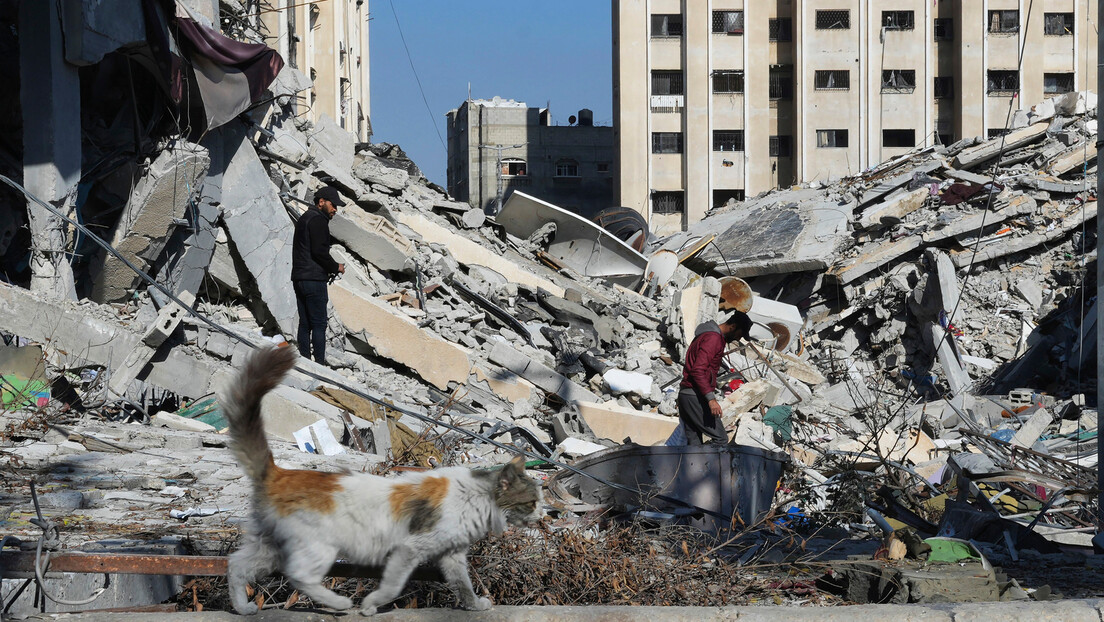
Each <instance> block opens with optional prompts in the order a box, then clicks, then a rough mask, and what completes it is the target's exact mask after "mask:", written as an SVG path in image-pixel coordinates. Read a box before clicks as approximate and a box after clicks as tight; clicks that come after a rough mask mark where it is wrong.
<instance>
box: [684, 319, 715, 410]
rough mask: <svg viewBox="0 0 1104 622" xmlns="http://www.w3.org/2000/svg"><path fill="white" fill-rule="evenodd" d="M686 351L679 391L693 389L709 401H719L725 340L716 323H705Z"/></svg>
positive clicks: (695, 333) (697, 331) (699, 327)
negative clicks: (718, 382) (719, 370)
mask: <svg viewBox="0 0 1104 622" xmlns="http://www.w3.org/2000/svg"><path fill="white" fill-rule="evenodd" d="M694 335H695V336H694V340H693V341H691V342H690V347H689V348H687V349H686V364H685V365H683V367H682V382H680V383H679V390H680V391H681V390H683V389H693V390H694V392H695V393H697V394H698V395H701V396H703V397H704V398H705V399H707V400H715V399H717V395H716V393H714V391H716V390H717V370H718V369H719V368H720V366H721V358H723V357H724V352H725V344H726V342H725V338H724V336H723V335H721V327H720V326H718V325H717V323H716V322H703V323H702V324H701V326H698V330H696V331H695V332H694Z"/></svg>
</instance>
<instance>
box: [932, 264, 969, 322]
mask: <svg viewBox="0 0 1104 622" xmlns="http://www.w3.org/2000/svg"><path fill="white" fill-rule="evenodd" d="M924 255H925V256H926V257H927V258H928V262H929V263H930V264H931V265H932V266H934V268H935V270H934V276H935V279H936V281H937V287H938V289H939V292H938V294H939V301H940V302H939V304H940V306H939V308H940V309H942V310H943V311H946V312H947V313H948V314H949V313H951V311H953V310H954V308H955V306H958V305H959V298H960V296H961V290H960V289H959V286H958V275H957V274H956V272H955V267H954V263H953V262H952V261H951V258H950V257H948V256H947V253H944V252H943V251H941V250H938V249H932V248H929V249H927V250H925V251H924ZM965 311H966V310H965V309H964V308H960V309H959V311H958V313H957V314H956V316H957V317H963V316H965V315H966V313H965ZM951 319H952V320H953V319H954V318H951Z"/></svg>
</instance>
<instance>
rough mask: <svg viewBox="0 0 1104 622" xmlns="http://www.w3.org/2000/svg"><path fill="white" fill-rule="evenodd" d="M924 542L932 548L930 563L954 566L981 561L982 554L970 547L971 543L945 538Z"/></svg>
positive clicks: (929, 539) (929, 554) (929, 557)
mask: <svg viewBox="0 0 1104 622" xmlns="http://www.w3.org/2000/svg"><path fill="white" fill-rule="evenodd" d="M924 542H926V543H927V544H928V546H930V547H931V548H932V550H931V553H928V561H929V562H943V563H947V564H954V563H958V562H961V561H977V562H979V561H981V553H979V552H978V551H977V549H975V548H974V547H973V546H970V543H969V542H962V541H959V540H948V539H945V538H928V539H927V540H924Z"/></svg>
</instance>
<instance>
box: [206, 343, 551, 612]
mask: <svg viewBox="0 0 1104 622" xmlns="http://www.w3.org/2000/svg"><path fill="white" fill-rule="evenodd" d="M296 356H297V354H296V352H295V350H294V349H293V348H290V347H287V346H283V347H270V348H265V349H261V350H258V351H257V352H256V353H254V354H253V355H252V356H251V357H250V358H249V359H248V361H246V363H245V365H244V366H243V368H242V369H241V371H240V372H239V373H238V375H237V377H236V378H235V379H234V380H233V381H231V382H230V383H229V384H228V386H227V387H226V388H225V389H224V390H223V391H221V392H220V394H219V401H220V404H221V406H222V410H223V412H224V413H225V415H226V417H227V419H228V420H229V423H230V436H231V439H232V440H233V444H232V447H233V451H234V455H235V457H236V458H237V460H238V462H239V463H240V464H241V468H242V470H243V471H245V474H246V476H247V477H248V478H249V480H250V481H251V483H252V488H253V505H252V516H251V521H250V523H249V524H247V526H246V529H245V536H244V543H243V544H242V546H241V548H240V549H238V550H237V551H235V552H234V553H233V554H231V555H230V560H229V568H228V570H227V580H228V582H229V588H230V601H231V603H232V604H233V606H234V609H235V610H236V611H237V612H238V613H240V614H243V615H249V614H253V613H256V611H257V605H256V604H254V603H253V602H250V601H249V599H248V597H247V596H246V588H247V586H248V584H249V583H250V582H251V581H253V580H255V579H257V578H260V577H263V576H267V575H269V574H271V573H272V572H274V571H275V570H277V569H279V570H280V571H281V572H282V573H283V575H284V576H285V577H287V579H288V581H289V582H290V583H291V584H292V586H294V587H295V589H297V590H299V592H300V593H302V594H304V595H306V596H308V597H310V599H311V601H312V602H314V603H315V604H316V605H320V606H323V607H329V608H332V609H349V608H351V607H352V606H353V601H352V600H351V599H350V598H347V597H345V596H341V595H339V594H336V593H335V592H333V591H331V590H329V589H327V588H326V587H324V586H323V585H322V579H323V576H324V575H325V573H326V572H327V571H328V570H329V568H330V566H331V565H333V563H334V561H335V560H336V559H338V558H342V559H345V560H347V561H349V562H352V563H354V564H362V565H373V566H379V565H382V566H383V567H384V569H383V576H382V578H381V579H380V583H379V588H378V589H376V590H375V591H374V592H372V593H370V594H368V595H367V596H366V597H365V598H364V600H363V601H362V602H361V605H360V612H361V613H362V614H364V615H372V614H374V613H376V610H377V608H378V607H380V606H382V605H385V604H387V603H389V602H391V601H393V600H395V599H396V598H398V597H399V595H400V591H401V590H402V588H403V587H404V586H405V584H406V581H407V579H408V578H409V577H410V574H411V572H412V571H413V570H414V569H415V568H417V567H418V566H419V565H421V564H425V563H434V564H436V565H437V567H438V568H440V570H441V574H442V575H443V576H444V578H445V580H446V581H447V582H448V584H449V587H450V588H451V589H452V591H453V593H454V594H456V596H457V598H458V599H459V601H460V606H461V607H463V608H464V609H472V610H477V611H483V610H486V609H489V608H490V607H491V601H490V599H487V598H480V597H476V595H475V592H474V591H473V590H472V584H471V579H470V578H469V576H468V560H467V553H468V547H470V546H471V544H472V543H473V542H475V541H477V540H479V539H481V538H482V537H484V536H485V535H486V534H487V533H488V532H492V531H493V532H495V533H500V532H501V531H502V530H503V529H504V528H505V527H506V525H507V523H509V524H513V525H521V524H524V523H526V522H529V521H531V520H533V519H535V518H537V513H538V507H539V504H540V500H541V494H540V486H539V485H538V484H537V483H536V482H535V481H533V480H532V479H530V478H529V477H528V476H526V475H525V462H524V460H523V459H522V458H521V457H518V458H515V459H514V460H512V461H510V462H509V463H508V464H506V465H505V466H503V467H501V468H496V469H488V470H472V469H467V468H464V467H449V468H441V469H436V470H433V471H427V472H423V473H409V474H405V475H403V476H401V477H396V478H384V477H379V476H376V475H370V474H349V473H344V474H342V473H326V472H321V471H307V470H293V469H284V468H281V467H278V466H276V464H275V462H274V461H273V457H272V450H271V449H270V448H269V445H268V441H267V440H266V439H265V433H264V425H263V422H262V420H261V398H262V397H263V396H264V395H265V394H266V393H268V392H269V391H271V390H272V389H273V388H275V387H276V386H277V385H278V384H279V383H280V380H281V379H282V378H283V377H284V375H285V374H286V373H287V372H288V370H290V369H291V368H292V367H293V366H294V364H295V359H296Z"/></svg>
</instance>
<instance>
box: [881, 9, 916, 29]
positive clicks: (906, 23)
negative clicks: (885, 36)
mask: <svg viewBox="0 0 1104 622" xmlns="http://www.w3.org/2000/svg"><path fill="white" fill-rule="evenodd" d="M915 15H916V14H915V13H914V12H913V11H882V28H885V29H886V30H915V29H916V17H915Z"/></svg>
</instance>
